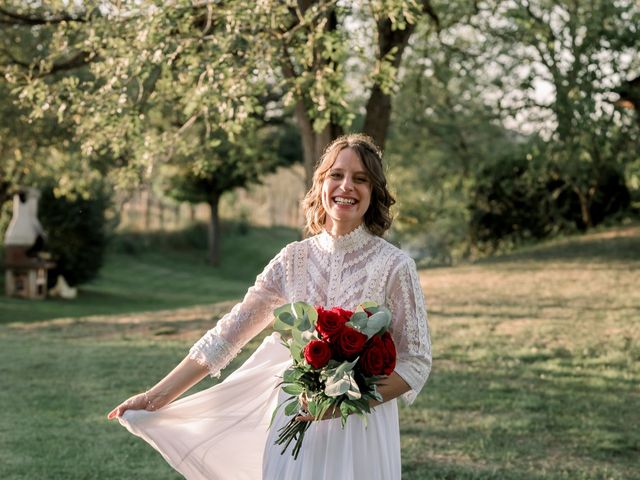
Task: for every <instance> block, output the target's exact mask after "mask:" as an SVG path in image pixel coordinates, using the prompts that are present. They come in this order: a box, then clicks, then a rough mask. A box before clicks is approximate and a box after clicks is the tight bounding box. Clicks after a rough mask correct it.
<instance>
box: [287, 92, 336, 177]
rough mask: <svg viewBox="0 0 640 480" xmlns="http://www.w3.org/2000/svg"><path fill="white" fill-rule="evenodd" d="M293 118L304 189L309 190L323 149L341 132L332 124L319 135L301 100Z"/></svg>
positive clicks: (297, 104)
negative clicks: (300, 148) (298, 137)
mask: <svg viewBox="0 0 640 480" xmlns="http://www.w3.org/2000/svg"><path fill="white" fill-rule="evenodd" d="M295 116H296V122H297V124H298V128H300V136H301V137H302V150H303V154H304V174H305V175H304V178H305V189H306V190H309V189H310V188H311V184H312V182H313V171H314V170H315V167H316V164H317V163H318V161H319V160H320V157H321V156H322V153H323V152H324V149H325V148H326V147H327V145H328V144H329V143H330V142H331V141H332V140H334V139H336V138H338V137H339V136H340V135H342V133H343V131H342V128H341V127H340V126H339V125H338V124H336V123H333V122H332V123H330V124H329V125H328V126H327V127H326V128H325V129H324V130H322V131H321V132H319V133H318V132H316V131H314V130H313V124H312V122H311V119H310V118H309V114H308V113H307V110H306V109H305V106H304V102H303V101H302V100H298V102H297V103H296V112H295Z"/></svg>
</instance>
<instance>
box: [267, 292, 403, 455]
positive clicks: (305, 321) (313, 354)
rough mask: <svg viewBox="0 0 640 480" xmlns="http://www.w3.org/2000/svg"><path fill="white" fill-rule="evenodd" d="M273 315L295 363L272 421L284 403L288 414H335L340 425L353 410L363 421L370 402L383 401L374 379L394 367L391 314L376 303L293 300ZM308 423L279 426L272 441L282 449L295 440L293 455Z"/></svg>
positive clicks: (297, 451)
mask: <svg viewBox="0 0 640 480" xmlns="http://www.w3.org/2000/svg"><path fill="white" fill-rule="evenodd" d="M274 315H275V317H276V319H275V322H274V329H275V330H276V331H278V332H280V333H281V334H282V336H283V339H284V343H285V346H286V347H287V348H288V349H289V351H290V352H291V358H292V359H293V364H292V365H291V367H289V368H288V369H287V370H286V371H285V372H284V374H283V378H282V383H281V385H282V386H283V387H282V389H283V390H284V392H285V393H287V394H289V395H290V397H289V398H287V399H286V400H285V401H284V402H282V403H281V404H280V405H278V407H277V408H276V410H275V411H274V412H273V417H272V420H271V421H272V422H273V418H275V414H276V412H277V410H278V409H279V408H282V407H284V412H285V414H286V415H288V416H290V415H294V414H295V413H296V412H299V413H301V414H303V415H311V416H313V417H314V418H315V419H316V420H319V419H322V418H324V416H325V415H326V414H329V415H333V416H335V417H338V416H339V417H340V419H341V421H342V427H343V428H344V426H345V424H346V422H347V418H348V416H349V415H351V414H356V415H359V416H361V417H362V418H363V419H364V421H365V422H366V420H367V418H366V414H368V413H370V412H371V407H370V405H369V401H370V400H377V401H380V402H381V401H382V397H381V396H380V394H379V393H378V391H377V390H376V382H378V381H379V380H380V379H381V378H383V376H387V375H390V374H391V372H393V370H394V368H395V365H396V349H395V345H394V343H393V340H392V338H391V335H390V334H389V332H388V331H387V329H388V328H389V325H390V324H391V312H390V311H389V310H388V309H387V308H385V307H382V306H378V305H377V304H376V303H374V302H365V303H363V304H361V305H359V306H358V308H356V310H355V311H349V310H344V309H342V308H338V307H335V308H331V309H330V310H325V309H324V308H322V307H312V306H311V305H308V304H306V303H303V302H296V303H291V304H287V305H283V306H282V307H280V308H278V309H276V310H275V311H274ZM309 426H310V422H304V421H298V420H296V419H295V417H294V418H292V419H291V420H290V421H289V422H288V423H287V424H286V425H285V426H284V427H283V428H281V429H280V430H279V431H278V432H279V436H278V438H277V440H276V444H277V445H284V447H283V449H282V453H284V452H285V451H286V450H287V448H288V447H289V445H290V444H291V443H292V442H294V441H295V444H294V447H293V451H292V454H293V456H294V458H297V457H298V453H299V452H300V448H301V447H302V441H303V439H304V434H305V432H306V430H307V429H308V428H309Z"/></svg>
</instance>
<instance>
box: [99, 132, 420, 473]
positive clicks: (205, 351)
mask: <svg viewBox="0 0 640 480" xmlns="http://www.w3.org/2000/svg"><path fill="white" fill-rule="evenodd" d="M393 203H394V199H393V197H392V196H391V194H390V193H389V191H388V190H387V184H386V179H385V176H384V171H383V166H382V158H381V153H380V151H379V150H378V149H377V147H376V146H375V145H374V144H373V142H372V141H371V139H370V138H368V137H366V136H363V135H347V136H344V137H341V138H338V139H337V140H335V141H334V142H332V143H331V144H330V145H329V146H328V147H327V149H326V150H325V153H324V155H323V156H322V158H321V160H320V163H319V165H318V167H317V168H316V171H315V173H314V177H313V186H312V187H311V190H310V191H309V192H308V193H307V195H306V197H305V199H304V210H305V214H306V229H307V232H308V233H310V234H313V235H314V236H312V237H310V238H307V239H305V240H303V241H301V242H294V243H291V244H289V245H287V246H286V247H285V248H283V249H282V251H280V253H279V254H278V255H277V256H276V257H275V258H274V259H273V260H272V261H271V262H270V263H269V264H268V265H267V267H266V268H265V270H264V271H263V272H262V274H260V275H259V276H258V278H257V279H256V283H255V285H254V286H253V287H251V288H250V289H249V290H248V292H247V294H246V296H245V298H244V299H243V301H242V302H241V303H239V304H237V305H236V306H235V307H234V308H233V309H232V310H231V312H229V313H228V314H227V315H225V316H224V317H223V318H222V319H220V321H218V323H217V324H216V326H215V328H213V329H212V330H210V331H209V332H207V333H206V334H205V335H204V336H203V337H202V338H201V339H200V340H199V341H198V342H197V343H196V344H195V345H194V346H193V347H192V348H191V350H190V352H189V355H188V356H187V357H186V358H185V359H184V360H183V361H182V362H181V363H180V364H179V365H178V366H177V367H176V368H175V369H174V370H173V371H172V372H171V373H169V375H167V376H166V377H165V378H164V379H163V380H161V381H160V382H159V383H158V384H157V385H155V386H154V387H152V388H151V389H149V390H148V391H147V392H144V393H141V394H138V395H135V396H133V397H131V398H130V399H128V400H126V401H125V402H123V403H122V404H120V405H118V406H117V407H116V408H115V409H114V410H113V411H112V412H111V413H110V414H109V418H115V417H118V418H119V419H120V422H121V423H122V424H123V425H124V426H126V427H127V428H128V429H129V430H130V431H131V432H132V433H134V434H136V435H138V436H140V437H142V438H144V439H145V440H146V441H147V442H149V443H150V444H151V445H152V446H153V447H154V448H156V449H157V450H158V451H159V452H160V453H161V454H162V455H163V456H164V458H165V459H166V460H167V461H168V462H169V463H170V464H171V465H172V466H173V467H174V468H175V469H176V470H178V471H179V472H180V473H182V474H183V475H184V476H185V477H187V478H189V479H214V478H224V479H227V478H233V479H245V478H246V479H256V480H257V479H260V478H262V479H274V480H275V479H277V480H283V479H296V480H300V479H302V480H313V479H317V480H325V479H343V480H349V479H352V480H356V479H362V478H367V479H368V480H375V479H380V480H393V479H399V478H400V466H401V464H400V438H399V425H398V410H397V403H396V399H397V398H398V397H400V396H402V397H403V399H404V400H405V401H406V402H407V403H411V402H413V400H414V399H415V397H416V395H417V394H418V393H419V391H420V390H421V388H422V387H423V385H424V383H425V382H426V379H427V377H428V375H429V372H430V370H431V345H430V339H429V331H428V326H427V318H426V309H425V305H424V297H423V295H422V291H421V288H420V284H419V281H418V276H417V272H416V268H415V264H414V263H413V261H412V260H411V259H410V258H409V257H408V256H407V255H406V254H405V253H403V252H402V251H401V250H399V249H398V248H396V247H394V246H393V245H391V244H390V243H388V242H386V241H385V240H383V239H382V237H381V235H382V234H383V233H384V232H385V231H386V230H387V229H388V228H389V227H390V225H391V216H390V214H389V207H390V206H391V205H392V204H393ZM365 300H372V301H375V302H377V303H378V304H384V305H387V306H388V307H389V309H390V310H391V312H392V317H393V319H392V322H393V323H392V327H391V334H392V336H393V339H394V342H395V344H396V348H397V364H396V368H395V371H394V372H393V373H392V374H391V375H390V376H388V377H386V379H385V380H384V381H383V382H382V383H381V384H380V385H379V387H378V391H379V393H380V394H381V395H382V398H383V399H384V402H383V403H381V404H378V405H375V408H374V410H373V412H372V413H371V414H370V415H369V416H368V419H367V420H368V421H367V424H366V425H365V423H364V422H363V421H362V419H361V418H360V417H357V416H352V417H351V418H349V420H348V421H347V425H346V427H345V428H344V429H343V428H342V426H341V424H340V420H339V419H332V418H327V419H323V420H319V421H313V417H309V416H304V415H303V414H299V415H298V417H297V418H298V420H299V421H313V425H311V427H310V428H309V429H308V430H307V432H306V434H305V439H304V442H303V446H302V450H301V451H300V454H299V456H298V458H297V459H295V460H294V458H293V456H292V455H291V453H290V452H289V451H287V452H285V453H284V454H281V447H280V446H277V445H275V443H274V442H275V439H276V437H277V435H278V429H279V428H280V427H281V426H283V425H284V424H286V422H287V421H289V418H287V417H285V415H284V413H283V412H282V409H279V410H278V413H277V414H276V417H275V419H274V421H273V425H272V426H271V428H270V429H269V428H268V425H269V421H270V419H271V414H272V412H273V410H274V408H275V407H276V405H278V403H279V400H278V397H279V395H280V396H281V395H284V394H283V392H281V391H280V389H279V388H278V382H279V380H281V379H279V375H281V374H282V372H283V371H284V370H285V369H286V368H287V367H288V366H289V365H290V363H291V360H290V357H289V352H288V350H287V349H286V348H285V347H283V346H282V345H281V343H280V341H279V337H278V335H277V334H273V335H271V336H269V337H267V338H266V339H265V340H264V342H263V343H262V345H261V346H260V347H259V348H258V350H257V351H256V352H255V353H254V354H253V355H252V356H251V357H250V358H249V359H248V360H247V361H246V362H245V363H244V364H243V365H242V366H241V367H240V368H239V369H238V370H237V371H235V372H234V373H233V374H232V375H230V376H229V377H228V378H227V379H226V380H225V381H224V382H222V383H221V384H219V385H216V386H214V387H212V388H210V389H208V390H205V391H203V392H199V393H197V394H195V395H191V396H189V397H186V398H183V399H181V400H178V401H176V402H174V403H171V402H172V401H173V400H174V399H176V398H177V397H178V396H179V395H181V394H182V393H183V392H185V391H186V390H187V389H188V388H190V387H191V386H192V385H194V384H195V383H197V382H198V381H200V380H201V379H202V378H204V377H205V376H206V375H207V373H209V374H211V375H212V376H218V375H219V373H220V370H221V369H223V368H224V367H225V366H226V365H227V364H228V363H229V362H230V361H231V360H232V359H233V358H234V357H235V356H236V355H237V354H238V352H239V351H240V349H241V348H242V347H243V346H244V345H245V344H246V343H247V342H248V341H249V340H251V339H252V338H253V337H254V336H256V335H257V334H258V333H260V332H261V331H262V330H263V329H264V328H265V327H268V326H269V325H270V324H271V322H272V321H273V310H274V309H275V308H276V307H278V306H280V305H282V304H284V303H287V302H294V301H305V302H307V303H310V304H312V305H322V306H325V307H327V308H331V307H334V306H340V307H343V308H347V309H353V308H355V307H356V306H357V305H358V304H359V303H361V302H363V301H365ZM170 403H171V404H170ZM169 404H170V405H169ZM163 407H164V408H163ZM158 409H161V410H160V411H157V412H155V410H158Z"/></svg>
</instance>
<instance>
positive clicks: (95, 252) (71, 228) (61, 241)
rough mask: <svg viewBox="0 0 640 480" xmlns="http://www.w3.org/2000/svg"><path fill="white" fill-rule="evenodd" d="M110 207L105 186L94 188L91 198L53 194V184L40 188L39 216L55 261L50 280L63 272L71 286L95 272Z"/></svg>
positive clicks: (99, 263)
mask: <svg viewBox="0 0 640 480" xmlns="http://www.w3.org/2000/svg"><path fill="white" fill-rule="evenodd" d="M109 206H110V198H109V196H108V194H107V193H106V191H105V190H104V189H97V190H95V191H94V192H93V196H92V197H91V198H83V197H81V196H77V197H75V198H68V197H56V195H55V193H54V189H53V188H52V187H49V188H46V189H44V190H43V192H42V196H41V197H40V203H39V211H38V213H39V215H38V216H39V218H40V221H41V223H42V226H43V228H44V230H45V232H47V235H48V237H47V241H46V249H47V251H49V252H50V253H51V254H52V256H53V260H54V261H55V262H56V268H55V269H54V270H52V271H51V272H50V274H51V275H52V277H53V281H55V278H56V276H57V275H62V276H64V278H65V280H66V281H67V283H69V285H72V286H73V285H80V284H83V283H86V282H88V281H90V280H92V279H94V278H95V277H96V276H97V275H98V272H99V270H100V268H101V267H102V264H103V261H104V254H105V249H106V246H107V234H108V232H107V228H106V227H107V224H106V217H105V212H106V210H107V209H108V208H109Z"/></svg>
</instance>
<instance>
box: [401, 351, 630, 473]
mask: <svg viewBox="0 0 640 480" xmlns="http://www.w3.org/2000/svg"><path fill="white" fill-rule="evenodd" d="M631 357H633V355H632V352H629V358H628V362H629V365H631V364H632V362H633V359H632V358H631ZM488 360H490V361H488ZM591 360H592V358H590V357H582V356H572V355H571V354H569V353H568V352H566V351H565V352H560V353H559V354H558V355H554V354H551V353H548V354H544V355H538V356H530V355H529V356H527V355H515V354H514V355H513V356H511V357H505V356H504V355H503V356H502V357H496V358H490V359H489V358H487V359H484V360H482V361H475V362H474V365H473V366H472V367H470V366H469V365H464V366H458V364H455V363H454V364H451V363H450V362H449V363H448V365H454V366H455V369H451V368H449V369H443V370H437V369H436V370H435V371H434V372H433V373H432V378H430V380H429V384H428V385H427V387H426V388H425V390H424V392H423V393H422V394H421V395H420V396H419V398H418V400H417V401H416V404H415V405H414V406H413V407H411V408H408V409H405V410H403V411H402V416H401V418H402V419H403V420H402V424H401V431H402V438H403V445H404V446H403V448H404V450H403V452H404V455H405V462H404V463H403V465H404V472H405V474H404V478H406V479H412V480H413V479H441V478H442V479H449V478H451V479H473V480H475V479H478V480H481V479H503V478H506V479H511V478H513V479H516V478H517V479H542V478H544V479H567V480H568V479H574V478H616V479H622V478H634V477H633V475H634V472H636V473H637V471H638V469H639V468H640V432H638V430H637V429H636V428H635V427H634V426H635V425H638V424H640V409H638V405H640V394H639V393H638V392H637V389H636V387H635V385H636V384H637V379H635V380H633V379H632V378H629V376H631V377H633V374H629V375H626V374H624V373H623V372H625V371H626V370H627V368H624V366H622V367H620V368H617V369H616V371H618V372H620V373H619V375H617V376H615V377H611V372H612V370H611V368H609V367H607V366H604V365H603V366H601V367H594V366H593V365H589V364H588V362H589V361H591ZM443 363H444V362H443ZM434 364H435V365H438V359H437V358H436V359H435V360H434Z"/></svg>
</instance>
